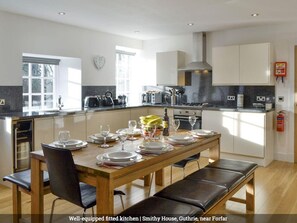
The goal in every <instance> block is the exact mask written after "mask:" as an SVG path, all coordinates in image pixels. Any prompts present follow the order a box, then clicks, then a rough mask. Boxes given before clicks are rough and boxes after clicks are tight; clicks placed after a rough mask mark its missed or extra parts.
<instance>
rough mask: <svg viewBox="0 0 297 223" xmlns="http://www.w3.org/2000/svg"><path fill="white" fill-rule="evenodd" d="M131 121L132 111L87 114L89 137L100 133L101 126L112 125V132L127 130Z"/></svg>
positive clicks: (122, 110)
mask: <svg viewBox="0 0 297 223" xmlns="http://www.w3.org/2000/svg"><path fill="white" fill-rule="evenodd" d="M129 120H130V109H121V110H114V111H100V112H89V113H86V127H87V136H89V135H92V134H95V133H99V126H100V125H107V124H109V125H110V131H111V132H113V133H114V132H116V131H117V130H118V129H121V128H127V127H128V121H129Z"/></svg>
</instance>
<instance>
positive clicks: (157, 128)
mask: <svg viewBox="0 0 297 223" xmlns="http://www.w3.org/2000/svg"><path fill="white" fill-rule="evenodd" d="M139 119H140V123H141V129H142V134H143V136H144V138H150V139H158V138H160V136H161V135H162V131H163V126H162V118H161V117H160V116H158V115H147V116H140V117H139Z"/></svg>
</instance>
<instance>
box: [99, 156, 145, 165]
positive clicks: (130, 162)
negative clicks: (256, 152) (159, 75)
mask: <svg viewBox="0 0 297 223" xmlns="http://www.w3.org/2000/svg"><path fill="white" fill-rule="evenodd" d="M141 158H142V155H140V154H137V156H136V157H135V158H134V159H130V160H128V161H112V160H110V159H108V158H105V157H104V156H103V155H98V156H97V157H96V159H97V160H98V162H99V163H104V164H107V165H115V166H129V165H131V164H133V163H136V162H138V161H139V160H141Z"/></svg>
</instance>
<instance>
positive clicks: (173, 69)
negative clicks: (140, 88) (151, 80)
mask: <svg viewBox="0 0 297 223" xmlns="http://www.w3.org/2000/svg"><path fill="white" fill-rule="evenodd" d="M156 60H157V61H156V64H157V85H173V86H174V85H186V84H185V79H184V77H183V75H185V74H183V72H180V73H179V72H178V68H180V67H182V66H184V65H185V53H184V52H182V51H171V52H161V53H157V55H156Z"/></svg>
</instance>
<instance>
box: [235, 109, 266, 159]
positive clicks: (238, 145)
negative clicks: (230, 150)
mask: <svg viewBox="0 0 297 223" xmlns="http://www.w3.org/2000/svg"><path fill="white" fill-rule="evenodd" d="M234 115H235V118H234V120H235V122H234V153H236V154H242V155H247V156H254V157H261V158H264V155H265V154H264V149H265V131H266V126H265V118H266V114H265V113H249V112H234Z"/></svg>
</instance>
